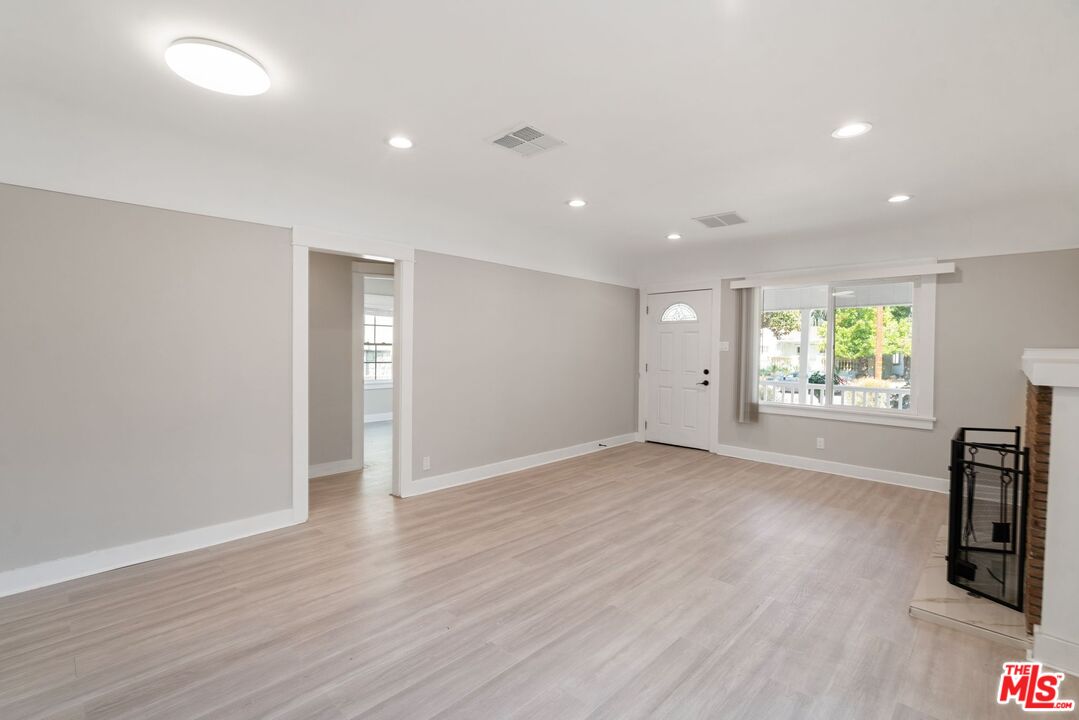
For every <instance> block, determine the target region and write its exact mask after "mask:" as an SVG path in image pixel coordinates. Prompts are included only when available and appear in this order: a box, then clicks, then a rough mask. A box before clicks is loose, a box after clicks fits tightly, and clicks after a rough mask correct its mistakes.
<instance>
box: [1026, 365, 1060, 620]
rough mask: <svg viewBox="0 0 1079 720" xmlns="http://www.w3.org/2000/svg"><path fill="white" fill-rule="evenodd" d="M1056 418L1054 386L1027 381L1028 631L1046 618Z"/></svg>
mask: <svg viewBox="0 0 1079 720" xmlns="http://www.w3.org/2000/svg"><path fill="white" fill-rule="evenodd" d="M1052 417H1053V388H1052V387H1051V386H1045V385H1032V384H1031V383H1030V381H1027V423H1026V433H1027V435H1026V444H1027V447H1029V448H1030V486H1029V488H1028V491H1027V560H1026V577H1024V579H1023V597H1024V608H1025V610H1024V612H1025V613H1026V617H1027V632H1029V633H1033V632H1034V626H1035V625H1037V624H1039V623H1040V622H1041V621H1042V580H1043V578H1044V577H1045V515H1046V501H1047V499H1048V495H1049V435H1050V428H1051V427H1052V425H1051V423H1052Z"/></svg>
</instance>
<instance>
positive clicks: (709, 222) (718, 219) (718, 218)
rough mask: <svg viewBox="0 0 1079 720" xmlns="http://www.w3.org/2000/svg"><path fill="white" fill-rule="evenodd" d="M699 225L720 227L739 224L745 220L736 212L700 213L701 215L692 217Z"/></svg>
mask: <svg viewBox="0 0 1079 720" xmlns="http://www.w3.org/2000/svg"><path fill="white" fill-rule="evenodd" d="M693 219H694V220H696V221H697V222H699V223H700V224H701V225H704V226H705V227H709V228H721V227H727V226H728V225H741V224H742V223H744V222H745V221H746V220H745V218H743V217H742V216H741V215H739V214H738V213H736V212H722V213H715V214H714V215H702V216H701V217H695V218H693Z"/></svg>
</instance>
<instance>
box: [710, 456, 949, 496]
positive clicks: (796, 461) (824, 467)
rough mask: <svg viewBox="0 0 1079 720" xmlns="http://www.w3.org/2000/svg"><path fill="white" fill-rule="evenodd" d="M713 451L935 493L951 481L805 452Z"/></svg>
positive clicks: (941, 491) (744, 458) (945, 490)
mask: <svg viewBox="0 0 1079 720" xmlns="http://www.w3.org/2000/svg"><path fill="white" fill-rule="evenodd" d="M713 452H715V453H716V454H718V455H727V456H729V457H735V458H739V459H742V460H754V461H756V462H763V463H770V464H772V465H783V466H786V467H792V468H798V469H800V470H815V471H817V472H823V473H829V474H831V475H844V476H846V477H852V478H857V479H859V480H872V481H873V482H882V483H888V484H889V485H903V486H906V487H912V488H918V489H919V490H932V491H933V492H939V493H946V492H948V481H947V480H946V479H944V478H935V477H930V476H929V475H915V474H913V473H905V472H898V471H896V470H885V469H883V468H873V467H865V466H863V465H849V464H847V463H841V462H833V461H831V460H818V459H816V458H810V457H803V456H801V455H786V454H784V453H777V452H769V451H768V450H756V449H754V448H746V447H739V446H737V445H716V446H715V447H714V448H713Z"/></svg>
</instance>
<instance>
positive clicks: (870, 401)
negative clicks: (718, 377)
mask: <svg viewBox="0 0 1079 720" xmlns="http://www.w3.org/2000/svg"><path fill="white" fill-rule="evenodd" d="M825 392H826V388H825V386H824V384H823V383H820V384H818V383H808V384H807V386H806V394H807V395H808V397H807V398H806V399H805V400H804V401H803V400H802V398H801V383H799V382H798V381H797V380H761V381H760V390H759V394H758V398H759V399H760V402H762V403H778V404H780V405H824V397H825ZM832 405H833V406H841V407H860V408H870V409H875V410H909V409H910V388H869V387H858V386H856V385H835V386H834V387H833V388H832Z"/></svg>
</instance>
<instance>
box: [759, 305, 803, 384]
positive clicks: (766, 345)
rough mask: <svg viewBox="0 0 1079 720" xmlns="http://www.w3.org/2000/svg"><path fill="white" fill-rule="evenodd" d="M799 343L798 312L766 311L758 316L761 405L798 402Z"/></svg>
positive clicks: (800, 341) (800, 337)
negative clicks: (759, 328)
mask: <svg viewBox="0 0 1079 720" xmlns="http://www.w3.org/2000/svg"><path fill="white" fill-rule="evenodd" d="M801 343H802V312H801V310H791V309H786V310H765V311H764V312H762V313H761V335H760V356H759V357H760V361H759V368H760V400H761V402H777V403H798V402H800V398H799V393H800V388H799V384H798V372H799V369H800V366H801V359H800V353H801Z"/></svg>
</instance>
